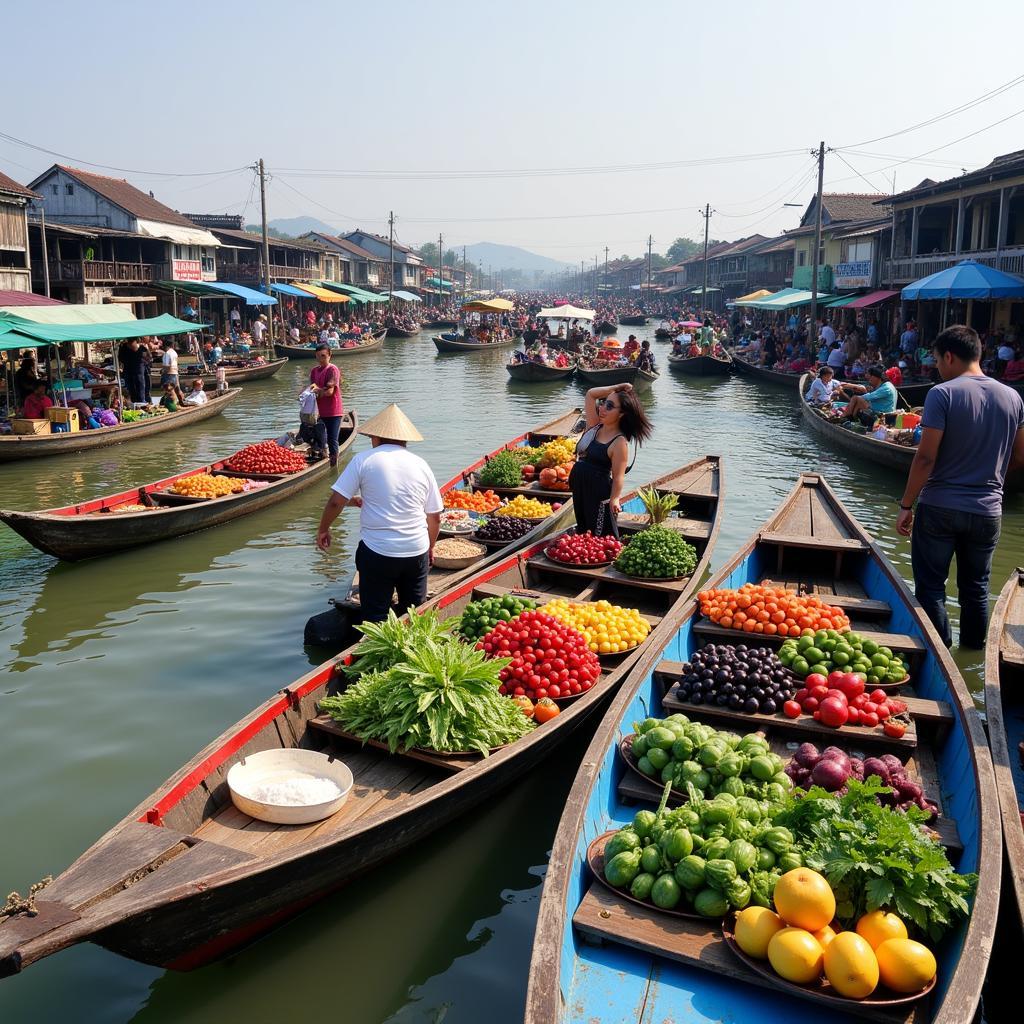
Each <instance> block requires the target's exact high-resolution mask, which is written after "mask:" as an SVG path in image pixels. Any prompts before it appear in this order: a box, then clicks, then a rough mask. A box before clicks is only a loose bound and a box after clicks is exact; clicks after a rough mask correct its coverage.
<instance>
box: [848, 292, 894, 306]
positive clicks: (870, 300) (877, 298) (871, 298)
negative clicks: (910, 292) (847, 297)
mask: <svg viewBox="0 0 1024 1024" xmlns="http://www.w3.org/2000/svg"><path fill="white" fill-rule="evenodd" d="M897 295H899V292H893V291H880V292H868V293H867V295H858V296H857V297H856V298H855V299H854V300H853V302H851V303H849V304H848V305H849V308H850V309H867V308H868V307H869V306H880V305H881V304H882V303H883V302H886V301H887V300H888V299H892V298H895V297H896V296H897Z"/></svg>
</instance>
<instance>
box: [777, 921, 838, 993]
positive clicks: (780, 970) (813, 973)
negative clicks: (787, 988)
mask: <svg viewBox="0 0 1024 1024" xmlns="http://www.w3.org/2000/svg"><path fill="white" fill-rule="evenodd" d="M824 955H825V954H824V952H823V951H822V948H821V943H819V942H818V940H817V939H816V938H815V937H814V936H813V935H811V933H810V932H807V931H804V929H803V928H783V929H782V930H781V931H777V932H776V933H775V934H774V935H773V936H772V937H771V939H770V940H769V942H768V962H769V963H770V964H771V965H772V968H773V970H774V971H775V973H776V974H777V975H779V977H780V978H785V979H786V981H793V982H796V984H798V985H806V984H807V983H808V982H809V981H815V980H816V979H817V978H818V977H820V975H821V968H822V961H823V959H824Z"/></svg>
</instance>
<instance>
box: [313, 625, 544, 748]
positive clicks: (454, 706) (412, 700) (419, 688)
mask: <svg viewBox="0 0 1024 1024" xmlns="http://www.w3.org/2000/svg"><path fill="white" fill-rule="evenodd" d="M359 628H360V629H361V630H362V631H363V633H364V638H363V640H361V641H360V643H359V647H358V648H357V649H356V655H357V658H356V660H355V661H354V662H353V664H352V665H351V666H349V669H348V671H350V672H352V671H358V673H359V679H358V680H357V681H356V682H354V683H352V684H351V685H350V686H349V687H348V688H347V689H345V690H344V691H343V692H342V693H340V694H338V695H337V696H331V697H325V698H324V699H323V700H322V701H321V702H320V707H321V710H323V711H325V712H327V714H329V715H330V716H331V718H333V719H334V720H335V721H337V722H338V723H339V724H340V725H341V726H343V728H345V729H346V730H347V731H348V732H351V733H352V734H353V735H355V736H358V737H360V739H363V740H378V741H380V742H382V743H386V744H387V746H388V749H389V750H390V751H391V752H392V753H395V752H396V751H399V750H407V749H409V748H411V747H422V748H426V749H429V750H436V751H439V752H442V753H456V752H460V751H477V752H479V753H481V754H483V755H485V756H486V755H487V754H488V753H489V752H490V750H491V749H492V748H494V747H501V746H504V745H505V744H508V743H512V742H514V741H515V740H517V739H519V738H520V737H522V736H525V735H526V734H527V733H528V732H530V730H531V729H533V728H535V723H534V722H533V721H531V720H530V719H528V718H527V717H526V716H525V715H524V714H523V713H522V711H520V710H519V708H518V706H517V705H516V704H515V703H514V702H513V701H511V700H509V699H508V698H507V697H504V696H502V695H501V694H500V693H499V692H498V687H499V685H500V683H501V680H500V678H499V674H500V672H501V670H502V669H503V668H504V667H505V666H506V665H508V663H509V662H508V659H507V658H489V657H487V656H486V655H485V653H484V652H483V651H477V650H476V649H475V648H474V647H471V646H469V645H468V644H465V643H463V642H462V641H461V640H459V638H458V637H456V636H454V635H452V634H451V633H450V632H449V631H448V630H447V629H446V628H445V627H444V626H443V625H442V624H441V623H440V622H439V621H438V619H437V615H436V613H435V612H428V613H426V614H424V615H416V614H415V613H411V614H410V615H409V618H408V620H407V621H406V622H403V621H402V620H400V619H398V617H397V616H395V615H394V614H393V613H392V614H391V615H390V616H389V617H388V620H387V621H386V622H383V623H364V624H363V625H362V626H360V627H359Z"/></svg>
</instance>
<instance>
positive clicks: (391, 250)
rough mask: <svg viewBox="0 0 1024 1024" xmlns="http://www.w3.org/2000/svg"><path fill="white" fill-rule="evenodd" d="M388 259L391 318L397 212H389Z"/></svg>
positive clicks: (389, 311)
mask: <svg viewBox="0 0 1024 1024" xmlns="http://www.w3.org/2000/svg"><path fill="white" fill-rule="evenodd" d="M388 259H389V260H390V270H389V273H388V316H391V303H392V301H393V300H392V298H391V293H392V292H393V291H394V289H395V211H394V210H389V211H388Z"/></svg>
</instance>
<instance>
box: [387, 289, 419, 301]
mask: <svg viewBox="0 0 1024 1024" xmlns="http://www.w3.org/2000/svg"><path fill="white" fill-rule="evenodd" d="M391 294H392V295H393V296H394V297H395V298H396V299H401V300H402V301H403V302H422V301H423V300H422V299H421V298H420V297H419V296H418V295H413V293H412V292H404V291H399V290H397V289H396V290H395V291H393V292H392V293H391Z"/></svg>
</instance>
